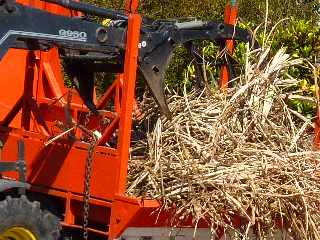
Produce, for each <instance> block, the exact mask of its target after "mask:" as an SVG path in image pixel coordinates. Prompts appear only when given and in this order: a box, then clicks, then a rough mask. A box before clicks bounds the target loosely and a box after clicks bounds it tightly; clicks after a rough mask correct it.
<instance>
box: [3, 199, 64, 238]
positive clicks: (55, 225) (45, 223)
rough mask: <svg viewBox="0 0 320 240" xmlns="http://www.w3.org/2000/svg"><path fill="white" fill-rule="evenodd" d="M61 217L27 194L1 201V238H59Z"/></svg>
mask: <svg viewBox="0 0 320 240" xmlns="http://www.w3.org/2000/svg"><path fill="white" fill-rule="evenodd" d="M60 230H61V225H60V222H59V219H58V218H57V217H56V216H54V215H53V214H51V213H50V212H49V211H46V210H42V209H41V208H40V203H39V202H36V201H35V202H30V201H29V200H28V199H27V197H26V196H21V197H19V198H11V197H7V198H6V199H5V200H3V201H1V202H0V240H29V239H30V240H57V239H58V238H59V236H60Z"/></svg>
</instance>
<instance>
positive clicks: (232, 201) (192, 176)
mask: <svg viewBox="0 0 320 240" xmlns="http://www.w3.org/2000/svg"><path fill="white" fill-rule="evenodd" d="M296 64H301V60H294V59H291V58H290V56H289V55H287V54H286V53H285V50H284V49H281V50H280V51H278V52H277V54H276V55H275V56H273V57H272V58H271V57H270V50H269V49H260V50H258V51H254V52H250V53H248V54H247V58H246V66H245V71H244V74H242V75H241V76H240V77H239V79H236V84H234V87H232V88H230V89H228V90H226V91H216V92H210V93H208V89H204V90H203V91H199V90H197V91H192V92H190V93H186V92H185V93H184V94H182V96H181V95H173V96H171V98H170V100H169V107H170V109H171V112H172V119H171V120H168V119H167V118H166V117H164V116H161V117H158V119H156V120H154V129H153V130H150V132H149V134H148V136H147V140H146V141H141V142H138V143H136V144H135V145H134V146H133V148H132V152H131V160H130V164H129V185H128V193H129V194H133V195H136V196H144V197H145V198H151V199H159V200H161V202H162V204H163V205H162V208H161V209H166V208H170V207H172V206H175V209H176V212H175V216H174V218H177V219H180V220H181V221H182V220H183V219H185V218H188V217H189V216H192V217H193V221H194V224H195V226H196V225H197V222H199V221H200V220H201V219H205V220H206V221H208V222H211V223H212V225H211V228H212V229H211V230H212V233H213V235H214V234H215V231H216V230H217V229H218V227H223V228H225V229H226V231H227V232H228V231H232V232H233V233H235V234H236V235H237V236H238V237H240V239H251V238H250V237H249V236H250V235H251V236H252V235H254V236H255V237H254V238H253V239H273V237H275V236H276V235H277V234H278V236H279V225H280V226H282V227H284V229H286V230H283V231H282V230H281V231H282V232H283V235H282V237H284V234H286V237H287V238H286V239H320V152H319V151H317V150H316V149H315V148H314V145H313V137H314V136H313V128H314V123H313V122H312V119H308V118H306V117H304V116H303V115H301V114H300V113H298V112H296V111H294V110H292V109H290V108H289V107H288V105H287V101H288V99H289V98H294V94H292V93H290V88H292V86H295V85H296V84H297V81H299V80H298V79H293V78H291V77H290V76H289V75H288V74H287V73H288V68H289V67H291V66H293V65H296ZM310 101H317V99H316V98H314V99H310ZM149 109H150V107H149ZM151 112H155V113H156V112H157V111H151ZM149 118H152V117H150V115H149ZM153 118H155V116H153ZM156 118H157V117H156ZM141 149H142V150H143V151H144V150H145V151H146V155H145V156H140V157H139V156H138V155H141V153H143V151H142V150H141ZM136 153H137V154H136ZM161 209H159V211H161ZM234 216H241V218H242V219H243V220H244V221H243V226H242V227H241V228H240V229H235V226H234V224H233V223H232V220H231V219H232V218H233V217H234ZM279 223H280V224H279ZM209 225H210V224H209ZM280 228H281V227H280ZM280 235H281V234H280ZM231 239H236V237H235V236H233V237H231ZM280 239H282V238H280Z"/></svg>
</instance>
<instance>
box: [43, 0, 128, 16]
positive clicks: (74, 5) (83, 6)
mask: <svg viewBox="0 0 320 240" xmlns="http://www.w3.org/2000/svg"><path fill="white" fill-rule="evenodd" d="M41 1H43V2H49V3H54V4H57V5H60V6H62V7H65V8H68V9H71V10H76V11H80V12H83V13H87V14H92V15H95V16H99V17H106V18H111V19H114V20H128V17H127V16H126V15H125V14H124V13H123V12H121V11H115V10H112V9H105V8H100V7H97V6H95V5H93V4H89V3H83V2H76V1H72V0H41Z"/></svg>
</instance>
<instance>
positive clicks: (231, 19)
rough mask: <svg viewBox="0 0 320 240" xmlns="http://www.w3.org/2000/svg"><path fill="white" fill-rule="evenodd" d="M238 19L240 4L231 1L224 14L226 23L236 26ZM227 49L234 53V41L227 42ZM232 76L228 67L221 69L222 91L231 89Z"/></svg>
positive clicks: (233, 0) (220, 83)
mask: <svg viewBox="0 0 320 240" xmlns="http://www.w3.org/2000/svg"><path fill="white" fill-rule="evenodd" d="M237 18H238V3H237V1H236V0H231V1H228V2H227V5H226V8H225V14H224V22H225V23H227V24H231V25H236V23H237ZM226 48H227V50H228V51H229V53H230V54H232V53H233V51H234V41H233V40H227V41H226ZM230 80H231V79H230V76H229V72H228V68H227V66H225V65H223V66H222V67H221V72H220V82H219V86H220V88H222V89H226V88H228V87H229V81H230Z"/></svg>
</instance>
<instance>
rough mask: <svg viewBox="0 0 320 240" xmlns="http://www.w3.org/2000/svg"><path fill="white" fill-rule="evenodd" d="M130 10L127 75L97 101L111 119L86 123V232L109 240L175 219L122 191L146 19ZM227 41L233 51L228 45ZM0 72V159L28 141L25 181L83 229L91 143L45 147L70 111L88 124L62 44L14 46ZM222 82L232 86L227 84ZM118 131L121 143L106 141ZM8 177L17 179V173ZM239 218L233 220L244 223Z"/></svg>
mask: <svg viewBox="0 0 320 240" xmlns="http://www.w3.org/2000/svg"><path fill="white" fill-rule="evenodd" d="M20 2H21V3H23V4H28V5H31V6H33V7H37V8H41V9H45V10H47V11H50V12H52V13H55V14H63V15H67V16H72V15H77V13H76V12H73V11H70V10H66V9H64V8H62V7H59V6H56V5H54V4H49V3H44V2H41V1H40V0H20ZM228 6H229V7H228ZM126 7H127V12H128V17H129V21H128V34H127V48H126V55H125V65H124V72H123V73H122V74H119V75H118V76H117V78H116V80H115V81H114V82H113V83H112V85H111V86H109V88H108V89H107V91H106V92H105V94H104V95H103V96H102V97H101V98H100V99H99V101H97V102H96V104H97V107H98V109H104V108H105V107H106V106H110V105H112V108H111V110H110V111H107V112H106V113H104V116H105V117H106V118H108V119H109V123H108V124H100V122H101V119H99V117H91V118H90V119H89V122H87V123H88V125H87V126H88V128H91V129H92V130H93V129H98V130H99V131H100V132H102V138H100V140H99V142H98V143H97V145H98V146H97V147H96V149H95V154H94V161H93V170H92V171H93V172H92V179H91V196H92V197H91V199H90V216H89V231H90V232H93V233H97V234H100V235H102V236H105V237H106V239H107V238H108V237H109V239H114V238H116V237H118V236H120V235H121V233H122V232H123V231H124V230H125V229H126V228H127V227H128V226H135V227H137V226H140V227H141V226H149V227H150V226H165V225H171V224H172V222H170V220H168V218H166V216H167V214H168V213H163V214H160V215H158V214H155V213H153V211H154V210H155V209H157V208H158V207H159V206H160V204H159V202H158V201H156V200H144V199H140V198H132V197H128V196H126V194H125V191H126V184H127V171H128V158H129V157H128V156H129V147H130V133H131V123H132V112H133V107H134V90H135V80H136V69H137V56H138V43H139V34H140V25H141V17H140V16H139V15H138V14H137V7H138V0H131V1H130V0H128V2H127V4H126ZM230 7H231V6H230V5H227V10H226V19H229V20H230V19H231V20H230V21H233V20H234V19H235V18H234V13H235V12H234V11H235V9H234V10H232V9H233V8H232V7H231V8H230ZM228 8H230V9H229V10H230V11H229V10H228ZM227 16H229V17H227ZM232 19H233V20H232ZM35 21H37V20H36V19H35ZM226 21H228V20H226ZM227 46H228V47H230V48H229V49H230V50H232V47H233V46H232V44H231V43H228V44H227ZM0 76H1V81H0V89H2V90H1V91H0V105H1V111H0V119H2V121H1V124H0V139H1V141H2V142H3V143H4V147H3V149H2V156H1V159H2V160H5V161H15V159H16V155H17V151H18V149H17V144H16V143H17V141H18V140H19V139H23V140H24V142H25V145H26V152H25V155H26V156H25V158H26V162H27V181H28V182H29V183H31V185H32V188H31V190H30V191H31V192H32V193H35V194H42V196H46V197H47V198H48V200H50V201H52V200H54V203H60V205H61V206H62V211H63V216H64V217H63V220H62V224H63V226H65V227H67V228H75V229H81V228H82V216H83V189H84V184H83V183H84V176H85V162H86V158H87V151H88V143H86V142H83V141H79V140H74V139H72V138H71V139H70V138H68V136H67V135H66V136H64V137H62V138H60V139H59V140H57V141H56V142H54V143H52V144H50V145H48V146H46V145H45V144H44V143H45V142H47V141H48V140H49V139H51V138H52V137H54V136H56V135H58V134H59V133H61V132H62V130H61V129H59V128H58V127H57V125H58V124H59V123H61V122H62V123H64V125H68V124H69V125H70V126H71V123H70V119H69V120H68V117H67V115H68V114H66V110H67V111H68V112H70V115H71V121H74V122H77V123H82V124H84V123H85V122H86V114H87V112H88V110H87V108H86V107H84V105H83V103H82V101H81V100H80V98H79V96H78V95H77V93H76V92H74V91H73V90H70V89H68V88H66V87H65V86H64V80H63V76H62V73H61V67H60V59H59V54H58V51H57V49H52V50H50V51H48V52H41V51H26V50H17V49H11V50H10V51H9V52H8V54H7V55H6V56H5V58H4V59H3V60H2V61H1V62H0ZM223 79H224V78H223ZM224 81H226V80H224ZM223 86H227V84H225V83H223ZM74 134H75V136H76V137H77V138H76V139H79V138H81V137H83V135H84V133H83V132H82V130H81V129H76V130H74ZM115 136H117V143H116V145H115V146H113V147H111V146H108V145H106V144H107V143H109V142H110V139H111V138H114V137H115ZM317 141H318V143H319V142H320V141H319V139H318V140H317ZM4 176H5V177H13V178H17V177H18V176H17V174H16V173H6V174H5V175H4ZM237 219H238V218H236V219H235V222H239V221H240V220H239V219H238V220H237ZM190 225H191V222H186V223H185V226H190Z"/></svg>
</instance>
